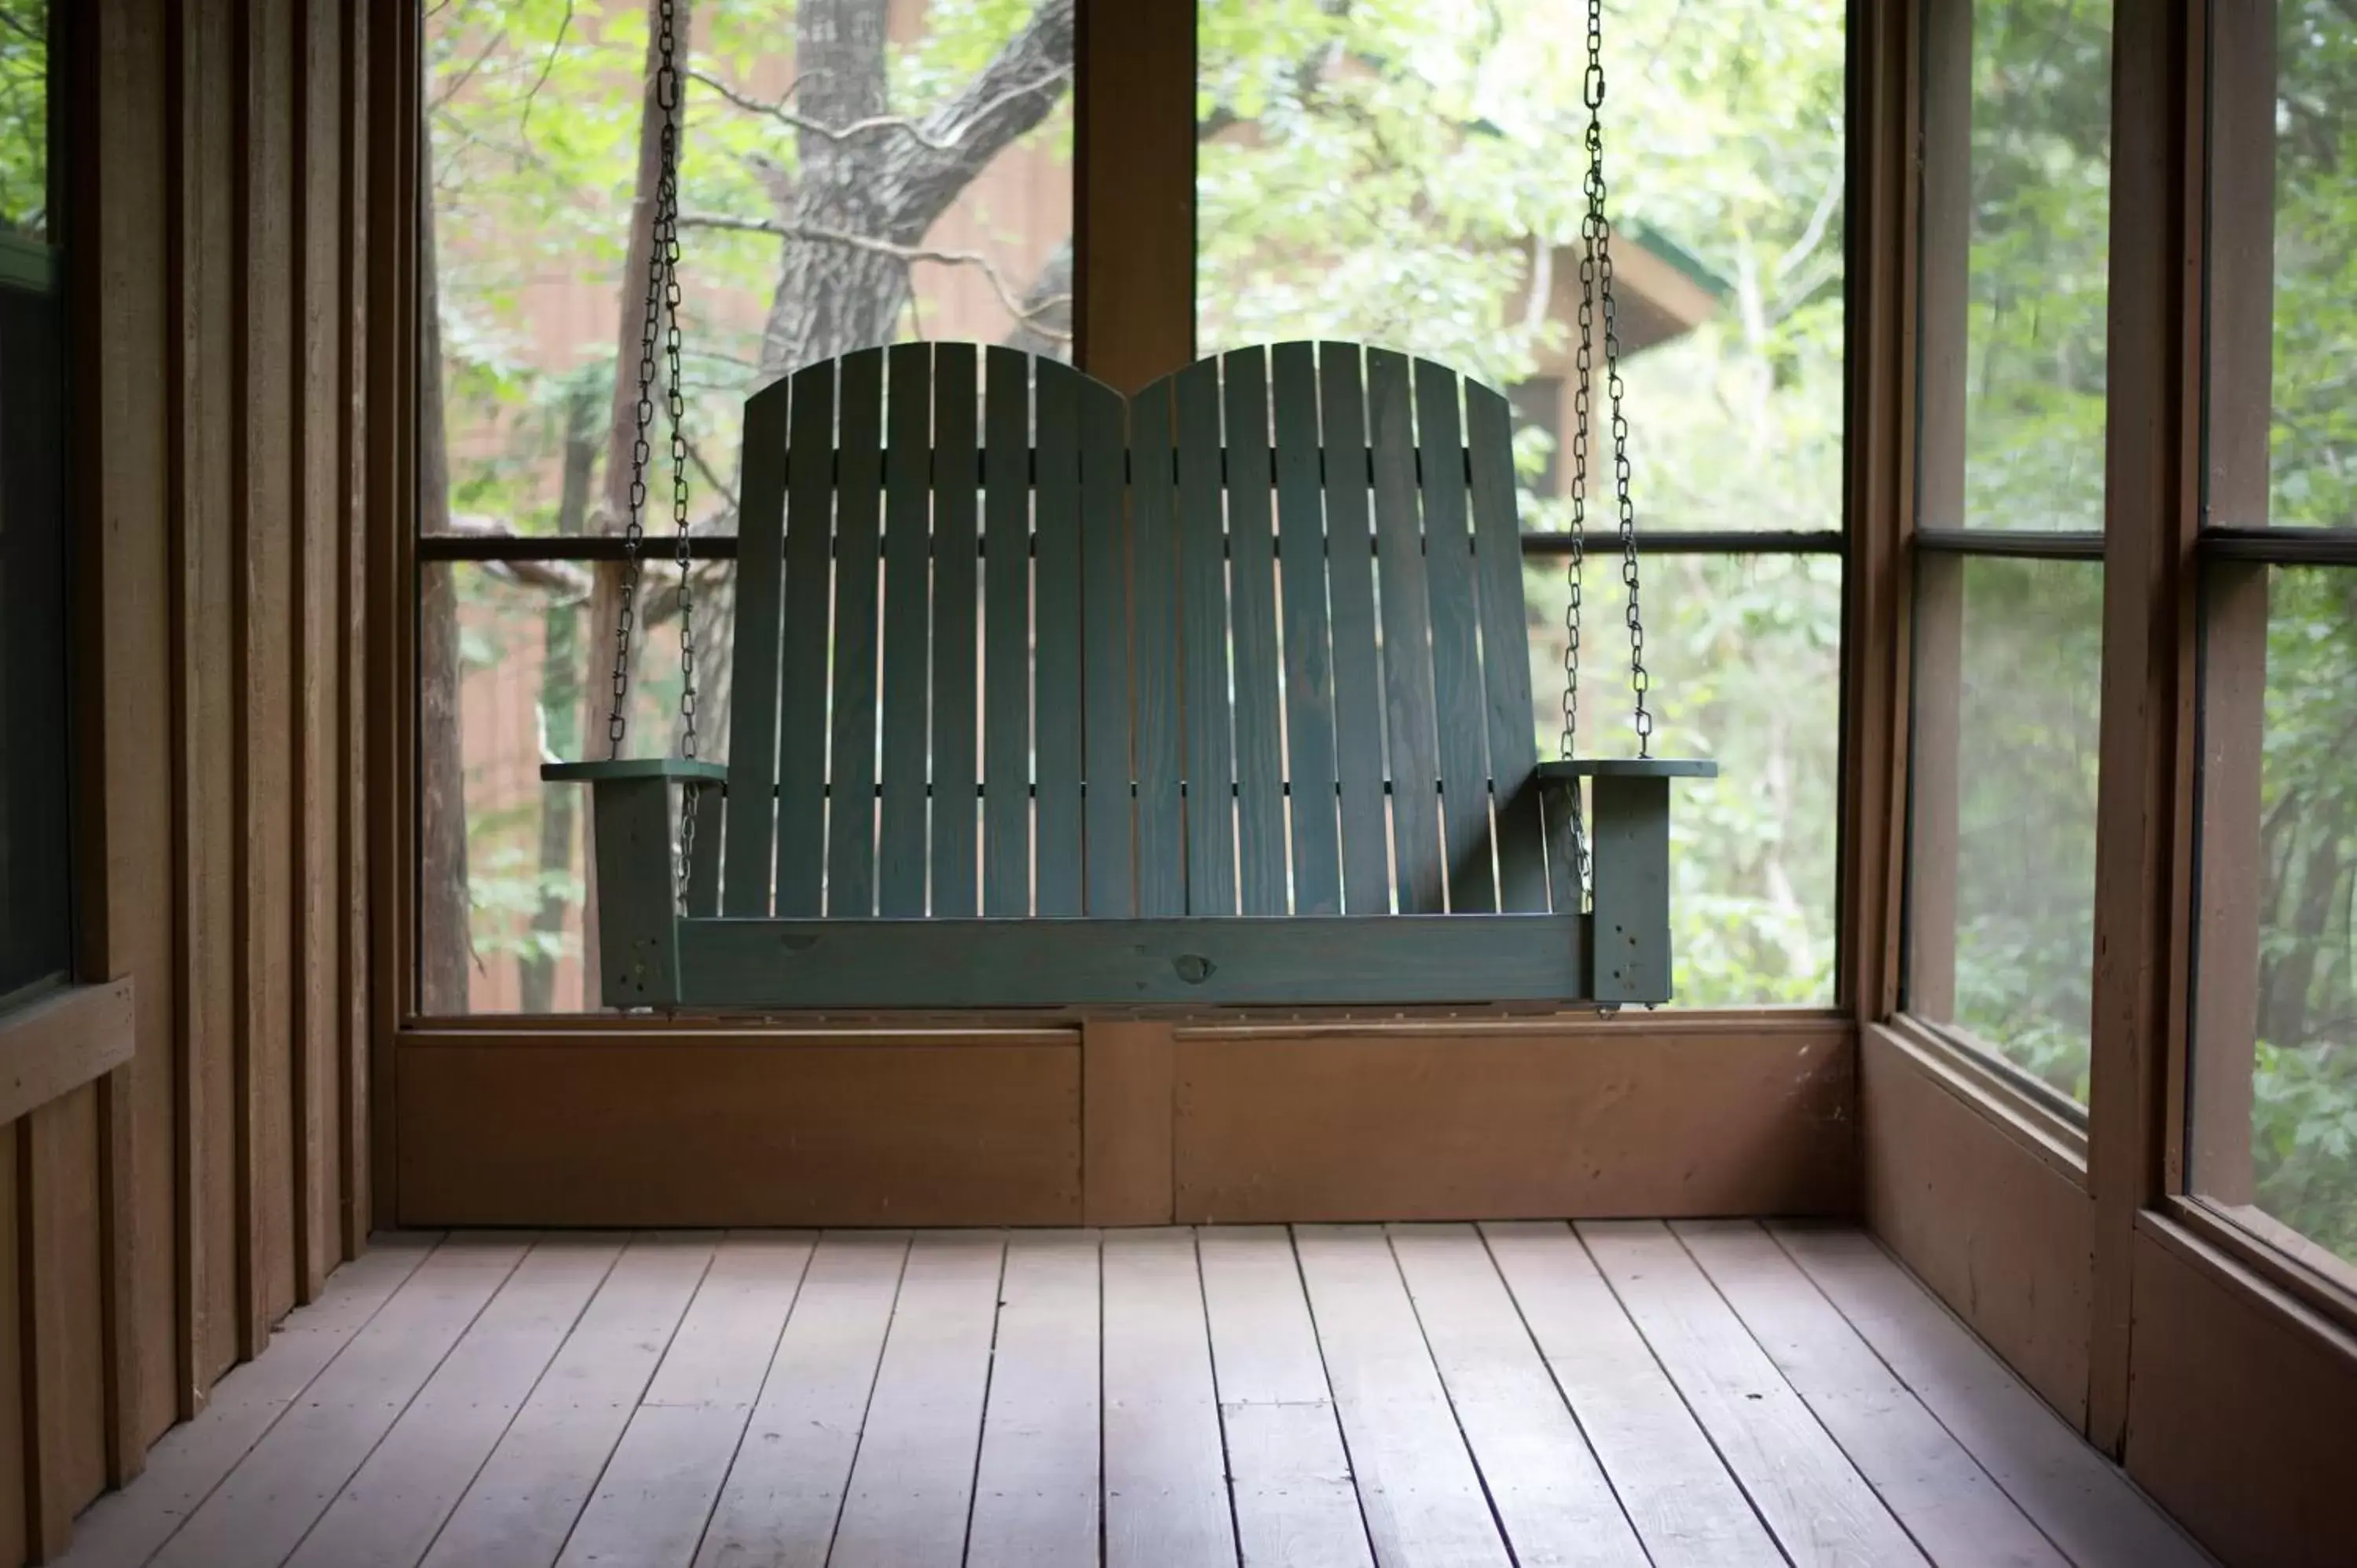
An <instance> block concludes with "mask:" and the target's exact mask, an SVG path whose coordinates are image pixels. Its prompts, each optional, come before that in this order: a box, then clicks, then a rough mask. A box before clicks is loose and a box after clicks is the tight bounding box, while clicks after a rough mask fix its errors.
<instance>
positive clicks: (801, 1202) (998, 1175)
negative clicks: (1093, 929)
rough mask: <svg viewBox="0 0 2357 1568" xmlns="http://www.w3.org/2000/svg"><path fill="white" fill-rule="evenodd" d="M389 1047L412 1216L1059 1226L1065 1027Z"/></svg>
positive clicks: (1075, 1063)
mask: <svg viewBox="0 0 2357 1568" xmlns="http://www.w3.org/2000/svg"><path fill="white" fill-rule="evenodd" d="M1005 1038H1006V1040H1007V1041H1008V1043H1001V1039H1000V1038H996V1037H993V1036H987V1035H985V1036H967V1037H964V1038H960V1037H959V1036H945V1037H941V1038H938V1039H935V1040H933V1041H931V1042H925V1041H921V1040H920V1041H919V1042H916V1043H911V1042H909V1041H908V1040H905V1039H904V1040H900V1041H898V1042H895V1041H893V1040H891V1039H889V1038H885V1039H882V1040H880V1041H878V1042H877V1043H875V1044H863V1043H861V1038H860V1036H856V1035H853V1036H847V1037H845V1036H837V1037H835V1038H834V1039H833V1040H832V1041H830V1040H827V1039H825V1038H824V1037H821V1038H819V1039H816V1040H812V1039H795V1038H791V1037H788V1038H784V1039H778V1038H770V1039H763V1040H759V1041H746V1040H741V1039H739V1040H730V1039H727V1038H726V1037H717V1038H716V1037H715V1036H702V1037H698V1036H661V1035H657V1036H630V1037H624V1038H615V1039H610V1040H606V1041H596V1040H591V1041H573V1042H567V1041H565V1040H563V1039H561V1038H560V1039H556V1040H545V1041H530V1042H527V1041H524V1040H519V1039H516V1038H513V1037H492V1038H490V1039H485V1038H481V1037H476V1038H474V1040H473V1042H472V1043H467V1039H468V1037H467V1036H459V1037H457V1043H451V1044H440V1045H431V1046H428V1045H411V1044H405V1045H404V1046H403V1047H401V1057H402V1060H401V1075H402V1083H403V1086H404V1091H405V1092H407V1093H410V1094H414V1096H415V1098H414V1100H411V1101H407V1102H406V1103H405V1104H404V1111H403V1115H404V1121H403V1124H402V1130H403V1143H404V1161H405V1164H404V1174H405V1175H406V1176H408V1177H409V1178H411V1179H413V1180H414V1182H415V1183H416V1187H414V1190H413V1192H412V1194H411V1206H412V1211H413V1215H414V1217H420V1218H422V1217H423V1216H425V1215H430V1214H433V1213H436V1212H439V1213H446V1214H451V1215H454V1216H462V1217H463V1221H462V1222H463V1223H467V1224H493V1223H500V1222H501V1221H503V1220H507V1219H513V1218H515V1217H517V1216H520V1215H532V1216H535V1217H537V1218H538V1219H541V1220H544V1222H546V1223H549V1224H555V1225H612V1224H618V1223H619V1224H624V1225H640V1224H646V1225H666V1224H683V1225H686V1224H694V1225H728V1224H743V1225H774V1224H786V1225H802V1224H844V1225H891V1224H894V1223H896V1222H906V1221H911V1220H914V1221H919V1222H922V1223H929V1224H930V1223H939V1224H943V1225H970V1224H997V1223H1007V1222H1012V1223H1018V1224H1037V1225H1071V1224H1074V1223H1076V1222H1077V1221H1078V1220H1079V1219H1080V1212H1081V1194H1080V1167H1081V1150H1080V1100H1081V1094H1080V1050H1079V1047H1078V1046H1077V1044H1076V1043H1075V1041H1074V1039H1073V1036H1071V1034H1070V1033H1062V1034H1033V1035H1024V1034H1016V1035H1012V1036H1006V1037H1005Z"/></svg>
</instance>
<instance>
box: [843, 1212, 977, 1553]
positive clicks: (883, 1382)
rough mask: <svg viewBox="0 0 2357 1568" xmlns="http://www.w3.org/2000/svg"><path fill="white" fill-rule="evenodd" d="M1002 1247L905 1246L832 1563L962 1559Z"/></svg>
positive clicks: (932, 1241)
mask: <svg viewBox="0 0 2357 1568" xmlns="http://www.w3.org/2000/svg"><path fill="white" fill-rule="evenodd" d="M1005 1261H1006V1240H1005V1238H1004V1237H1002V1236H1000V1235H998V1234H996V1233H995V1232H989V1231H942V1232H927V1233H920V1234H919V1235H918V1236H916V1237H915V1238H914V1239H912V1240H910V1242H909V1261H908V1265H907V1267H906V1269H905V1270H904V1271H903V1273H901V1276H900V1294H899V1301H898V1303H897V1304H896V1305H895V1306H894V1308H893V1313H892V1327H891V1331H890V1333H889V1334H888V1336H887V1337H886V1339H885V1341H884V1358H883V1360H882V1361H881V1363H880V1364H879V1365H878V1366H877V1370H876V1388H875V1391H874V1393H873V1394H872V1395H871V1396H870V1397H869V1399H868V1402H867V1421H866V1427H865V1428H864V1430H863V1431H862V1433H861V1435H860V1440H859V1456H858V1458H857V1459H856V1461H855V1462H854V1464H853V1466H852V1469H851V1480H850V1483H849V1487H848V1489H847V1490H846V1491H845V1495H844V1499H843V1517H842V1519H841V1520H839V1521H838V1523H837V1524H836V1526H835V1534H834V1549H833V1551H832V1552H830V1553H829V1554H828V1557H827V1561H828V1563H830V1564H840V1565H841V1568H867V1565H870V1564H873V1565H876V1568H903V1565H904V1564H905V1565H907V1568H921V1565H922V1564H927V1563H960V1562H963V1557H964V1548H965V1537H966V1521H967V1520H968V1519H969V1518H970V1517H971V1515H972V1511H973V1507H974V1466H975V1462H976V1453H977V1448H978V1446H979V1444H980V1443H981V1441H982V1417H983V1407H984V1400H985V1394H986V1391H987V1390H988V1388H989V1383H990V1376H991V1346H992V1333H993V1329H994V1326H995V1325H996V1321H997V1309H998V1296H999V1285H1000V1280H1001V1277H1002V1271H1003V1268H1004V1265H1005Z"/></svg>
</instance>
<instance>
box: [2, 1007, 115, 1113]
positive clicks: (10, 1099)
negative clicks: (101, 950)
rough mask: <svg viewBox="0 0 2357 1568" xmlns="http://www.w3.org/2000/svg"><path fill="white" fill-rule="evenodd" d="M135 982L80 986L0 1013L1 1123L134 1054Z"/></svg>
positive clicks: (32, 1108)
mask: <svg viewBox="0 0 2357 1568" xmlns="http://www.w3.org/2000/svg"><path fill="white" fill-rule="evenodd" d="M134 1018H135V1011H134V1008H133V1005H132V997H131V982H130V981H129V980H127V979H126V980H113V981H108V982H106V983H103V984H99V985H75V986H69V987H68V988H66V989H65V990H62V991H59V992H55V993H51V994H49V995H47V996H44V997H42V998H41V999H40V1000H38V1001H37V1002H34V1003H32V1004H28V1005H27V1006H25V1007H22V1008H19V1009H17V1010H16V1011H14V1012H11V1013H8V1014H5V1015H0V1123H5V1122H14V1121H16V1119H17V1118H18V1117H20V1116H22V1115H24V1114H25V1113H26V1112H28V1111H34V1110H38V1109H39V1108H40V1107H41V1106H44V1105H47V1104H48V1102H49V1101H52V1100H55V1099H57V1098H58V1097H59V1095H62V1094H68V1093H70V1092H72V1091H73V1090H77V1089H80V1088H81V1086H82V1085H83V1084H85V1083H88V1082H90V1081H91V1079H96V1078H100V1077H102V1076H104V1075H105V1074H106V1073H108V1072H111V1071H113V1069H116V1068H118V1067H121V1066H122V1065H123V1064H124V1062H127V1061H129V1060H130V1059H131V1052H132V1047H133V1044H134V1035H133V1020H134Z"/></svg>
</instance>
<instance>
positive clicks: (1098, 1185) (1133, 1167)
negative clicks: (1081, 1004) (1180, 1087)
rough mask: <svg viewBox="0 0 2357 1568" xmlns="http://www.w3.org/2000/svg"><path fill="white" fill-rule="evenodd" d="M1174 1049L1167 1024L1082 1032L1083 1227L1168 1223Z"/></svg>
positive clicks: (1105, 1026)
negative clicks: (1084, 1225)
mask: <svg viewBox="0 0 2357 1568" xmlns="http://www.w3.org/2000/svg"><path fill="white" fill-rule="evenodd" d="M1171 1051H1172V1045H1171V1031H1170V1026H1169V1025H1168V1024H1157V1023H1144V1022H1123V1021H1120V1020H1115V1019H1095V1018H1092V1019H1090V1020H1089V1021H1088V1022H1087V1023H1085V1024H1083V1025H1082V1026H1081V1093H1082V1101H1081V1125H1082V1172H1081V1218H1082V1223H1084V1224H1088V1225H1168V1223H1170V1218H1171V1205H1172V1194H1171V1185H1170V1181H1171V1099H1170V1084H1171V1076H1170V1075H1171Z"/></svg>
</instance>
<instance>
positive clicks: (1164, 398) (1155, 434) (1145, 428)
mask: <svg viewBox="0 0 2357 1568" xmlns="http://www.w3.org/2000/svg"><path fill="white" fill-rule="evenodd" d="M1170 395H1171V389H1170V383H1169V382H1168V381H1157V382H1155V383H1154V384H1153V385H1152V386H1150V387H1147V388H1146V390H1145V391H1143V392H1139V393H1138V394H1137V395H1136V396H1135V398H1133V399H1132V400H1131V402H1130V411H1129V420H1130V424H1129V475H1130V478H1129V499H1130V616H1131V627H1130V632H1131V657H1132V658H1133V659H1134V660H1135V693H1136V699H1135V710H1134V712H1135V720H1134V722H1135V762H1134V766H1135V769H1136V779H1137V911H1138V913H1139V914H1141V915H1147V916H1154V915H1183V914H1185V913H1186V912H1187V865H1186V843H1185V839H1186V833H1185V831H1184V827H1183V824H1182V821H1181V816H1180V811H1181V808H1180V804H1179V785H1180V780H1181V779H1182V778H1183V777H1184V775H1185V770H1186V760H1185V757H1184V753H1183V752H1182V750H1181V745H1182V742H1181V739H1180V736H1181V735H1182V733H1183V732H1182V728H1181V725H1182V715H1181V714H1180V711H1179V671H1180V668H1181V661H1182V660H1183V659H1184V658H1185V650H1183V649H1181V648H1180V647H1179V539H1178V533H1179V524H1178V516H1177V508H1178V487H1177V483H1176V481H1175V478H1174V476H1173V468H1172V463H1173V461H1174V458H1173V456H1172V451H1171V445H1170V443H1171V435H1170V430H1171V424H1170V421H1171V403H1170Z"/></svg>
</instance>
